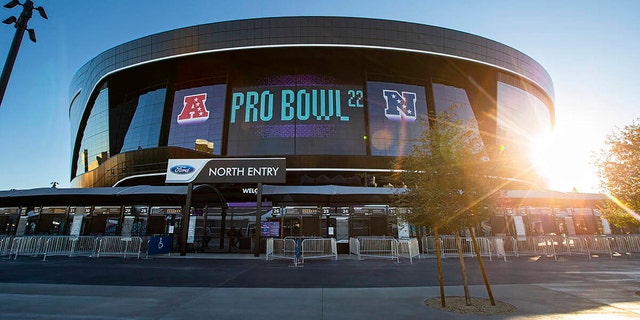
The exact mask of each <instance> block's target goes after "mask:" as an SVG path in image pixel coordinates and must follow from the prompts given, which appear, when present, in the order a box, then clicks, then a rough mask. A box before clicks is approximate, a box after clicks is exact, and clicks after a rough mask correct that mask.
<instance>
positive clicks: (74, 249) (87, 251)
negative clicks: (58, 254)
mask: <svg viewBox="0 0 640 320" xmlns="http://www.w3.org/2000/svg"><path fill="white" fill-rule="evenodd" d="M98 239H99V238H98V237H93V236H77V237H75V236H71V237H69V241H70V242H71V251H70V252H69V257H76V256H87V257H93V256H94V255H95V254H96V248H97V242H98Z"/></svg>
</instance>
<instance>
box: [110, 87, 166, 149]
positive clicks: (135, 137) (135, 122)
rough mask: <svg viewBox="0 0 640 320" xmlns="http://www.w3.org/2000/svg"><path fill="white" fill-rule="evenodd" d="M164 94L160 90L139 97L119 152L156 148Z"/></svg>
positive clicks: (164, 90) (162, 90)
mask: <svg viewBox="0 0 640 320" xmlns="http://www.w3.org/2000/svg"><path fill="white" fill-rule="evenodd" d="M166 92H167V90H166V89H164V88H162V89H158V90H155V91H151V92H148V93H146V94H143V95H140V97H139V98H138V104H137V107H136V111H135V114H134V115H133V119H132V120H131V124H130V125H129V129H128V130H127V134H126V136H125V138H124V144H123V146H122V150H121V152H125V151H130V150H136V149H145V148H153V147H157V146H158V140H159V138H160V125H161V124H162V111H163V109H164V97H165V95H166Z"/></svg>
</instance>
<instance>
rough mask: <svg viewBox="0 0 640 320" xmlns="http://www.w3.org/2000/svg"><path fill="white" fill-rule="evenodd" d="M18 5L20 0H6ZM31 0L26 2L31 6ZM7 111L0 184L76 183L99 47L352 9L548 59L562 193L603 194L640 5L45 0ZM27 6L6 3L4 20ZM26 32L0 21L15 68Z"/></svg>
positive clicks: (627, 113) (547, 164)
mask: <svg viewBox="0 0 640 320" xmlns="http://www.w3.org/2000/svg"><path fill="white" fill-rule="evenodd" d="M5 2H9V0H5V1H4V2H3V3H2V4H4V3H5ZM22 2H24V1H22ZM34 2H35V5H36V6H43V7H44V8H45V10H46V12H47V14H48V16H49V20H44V19H42V18H41V17H40V16H39V15H38V14H37V13H34V16H33V18H32V19H31V20H30V23H29V28H33V29H35V30H36V34H37V38H38V43H32V42H30V41H29V39H28V37H27V36H26V34H25V38H24V40H23V42H22V46H21V47H20V52H19V54H18V58H17V61H16V63H15V66H14V69H13V73H12V75H11V79H10V81H9V85H8V87H7V91H6V93H5V96H4V100H3V102H2V106H0V150H1V151H0V190H7V189H29V188H36V187H49V186H50V184H51V182H53V181H56V182H58V183H59V186H60V187H68V186H69V170H70V141H69V135H70V134H69V119H68V106H69V93H68V91H69V82H70V81H71V78H72V77H73V75H74V73H75V72H76V71H77V70H78V69H79V68H80V67H81V66H82V65H83V64H84V63H86V62H87V61H89V60H90V59H92V58H93V57H95V56H96V55H98V54H99V53H101V52H103V51H105V50H107V49H109V48H111V47H114V46H117V45H119V44H122V43H125V42H128V41H130V40H133V39H136V38H140V37H144V36H147V35H150V34H154V33H158V32H162V31H166V30H171V29H176V28H181V27H186V26H191V25H196V24H203V23H211V22H218V21H227V20H236V19H246V18H258V17H276V16H304V15H307V16H310V15H316V16H353V17H369V18H382V19H391V20H401V21H408V22H416V23H422V24H430V25H435V26H440V27H445V28H451V29H455V30H459V31H464V32H469V33H473V34H475V35H479V36H483V37H486V38H489V39H492V40H496V41H498V42H501V43H503V44H506V45H508V46H511V47H513V48H515V49H517V50H519V51H522V52H524V53H525V54H527V55H529V56H531V57H532V58H533V59H535V60H536V61H538V62H539V63H541V64H542V65H543V66H544V67H545V69H546V70H547V71H548V72H549V74H550V75H551V77H552V79H553V81H554V86H555V98H556V100H555V101H556V128H555V132H554V135H553V137H552V143H550V144H549V145H548V146H547V148H546V150H541V153H540V154H541V155H542V156H541V158H542V160H543V161H542V162H544V163H542V164H541V167H542V168H543V170H544V171H545V173H547V174H548V176H549V181H550V186H551V189H554V190H559V191H570V190H571V189H572V188H573V187H576V188H577V189H578V190H579V191H581V192H596V191H598V188H597V187H598V186H597V177H596V175H595V173H594V172H593V169H591V164H592V162H593V159H592V157H593V154H594V152H596V151H598V150H599V149H601V148H602V146H603V143H604V140H605V137H606V135H607V134H609V133H611V132H612V131H613V130H615V129H616V128H621V127H622V126H624V125H627V124H630V123H631V122H632V120H633V119H635V118H638V117H640V108H639V107H638V103H637V102H636V98H635V95H636V94H635V93H636V92H638V91H639V90H638V89H637V85H638V84H640V62H638V58H637V52H640V41H638V40H639V39H640V22H639V20H638V19H637V13H638V12H640V1H634V0H616V1H592V0H569V1H506V0H505V1H471V0H469V1H425V0H422V1H402V0H399V1H377V0H368V1H345V0H341V1H336V0H325V1H314V2H306V1H290V0H286V1H243V0H235V1H226V0H223V1H192V0H191V1H190V0H182V1H165V0H155V1H147V0H139V1H125V0H112V1H86V0H58V1H47V0H34ZM20 11H21V7H16V8H13V9H6V8H0V18H1V19H2V20H4V19H5V18H7V17H9V16H11V15H15V16H18V15H19V14H20ZM14 32H15V29H14V28H13V27H12V26H9V25H4V24H2V25H0V58H1V59H2V63H3V64H4V59H6V56H7V53H8V50H9V46H10V43H11V40H12V38H13V35H14Z"/></svg>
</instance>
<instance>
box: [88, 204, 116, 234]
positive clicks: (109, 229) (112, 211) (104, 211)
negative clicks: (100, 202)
mask: <svg viewBox="0 0 640 320" xmlns="http://www.w3.org/2000/svg"><path fill="white" fill-rule="evenodd" d="M121 219H122V207H121V206H95V207H93V210H92V212H91V216H90V222H89V231H88V233H89V235H101V236H117V235H120V227H121Z"/></svg>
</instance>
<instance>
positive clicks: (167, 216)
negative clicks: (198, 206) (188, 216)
mask: <svg viewBox="0 0 640 320" xmlns="http://www.w3.org/2000/svg"><path fill="white" fill-rule="evenodd" d="M181 220H182V207H180V206H158V207H151V210H150V213H149V216H148V220H147V232H146V234H147V235H148V236H151V235H160V236H163V235H174V234H176V233H177V232H178V230H179V229H180V226H181V224H180V222H181Z"/></svg>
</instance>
